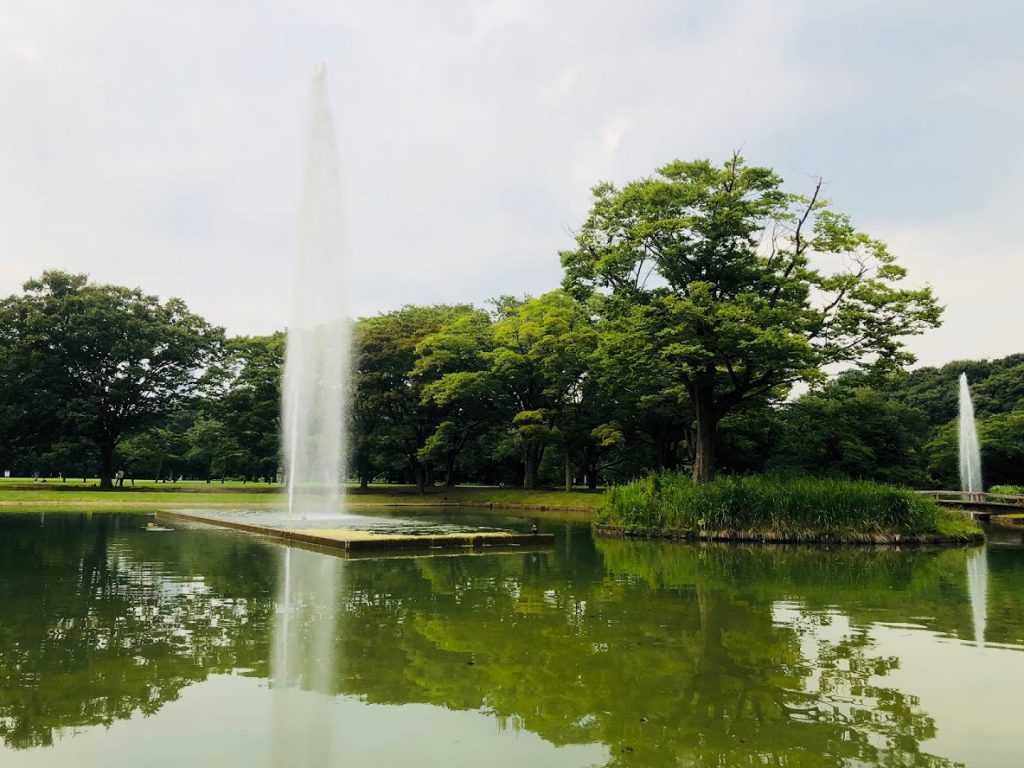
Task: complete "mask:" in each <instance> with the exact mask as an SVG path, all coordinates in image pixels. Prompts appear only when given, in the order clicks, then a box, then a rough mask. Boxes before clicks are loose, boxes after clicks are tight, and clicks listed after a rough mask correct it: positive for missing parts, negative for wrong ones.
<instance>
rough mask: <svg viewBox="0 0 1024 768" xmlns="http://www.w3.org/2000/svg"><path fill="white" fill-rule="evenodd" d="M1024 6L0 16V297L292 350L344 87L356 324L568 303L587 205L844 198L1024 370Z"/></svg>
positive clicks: (424, 7)
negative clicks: (130, 291) (310, 130)
mask: <svg viewBox="0 0 1024 768" xmlns="http://www.w3.org/2000/svg"><path fill="white" fill-rule="evenodd" d="M1021 29H1024V4H1021V3H1018V2H1013V1H1010V2H993V1H986V0H976V1H975V2H972V3H964V2H959V1H957V2H945V1H943V0H935V1H932V2H925V1H924V0H901V1H900V2H898V3H894V2H891V0H885V1H884V2H882V1H877V2H876V1H875V0H859V1H858V2H849V1H846V0H830V1H829V2H821V1H820V0H818V1H817V2H815V1H813V0H809V1H807V2H803V1H798V0H792V1H789V0H776V1H774V2H770V3H769V2H763V1H762V0H748V1H746V2H742V1H739V0H736V1H732V0H721V1H719V2H711V1H710V0H707V1H706V2H686V1H685V0H633V1H632V2H629V3H623V2H611V1H610V0H608V1H606V0H434V1H433V2H426V1H425V0H421V1H420V2H417V1H415V0H378V1H377V2H370V1H369V0H358V1H355V2H328V1H326V0H316V1H311V2H305V1H301V2H300V1H297V0H289V2H287V3H285V2H280V1H278V2H267V1H263V0H239V1H237V2H235V1H233V0H218V1H217V2H209V1H208V0H203V1H201V2H194V1H193V0H176V2H173V3H169V2H159V1H157V0H152V1H147V0H132V1H131V2H113V1H112V0H94V2H89V3H81V2H77V1H75V0H46V2H39V1H38V0H0V295H8V294H11V293H15V292H17V291H19V290H20V286H21V284H22V283H23V282H24V281H25V280H26V279H28V278H30V277H33V276H37V275H39V274H40V273H41V272H42V271H43V270H44V269H51V268H52V269H64V270H69V271H74V272H85V273H88V274H89V275H90V276H91V278H92V279H93V280H95V281H97V282H112V283H119V284H125V285H131V286H139V287H141V288H143V289H144V290H145V291H146V292H147V293H155V294H158V295H160V296H162V297H169V296H180V297H181V298H183V299H185V300H186V301H187V302H188V304H189V306H190V307H191V308H192V309H193V310H194V311H196V312H198V313H200V314H201V315H203V316H204V317H206V318H207V319H208V320H209V321H210V322H212V323H215V324H217V325H222V326H224V327H226V329H227V330H228V332H229V333H232V334H261V333H268V332H271V331H273V330H275V329H279V328H282V327H284V325H285V322H286V317H287V306H286V305H287V303H288V302H287V299H286V297H287V296H288V285H289V283H290V276H291V264H292V260H293V258H294V255H295V253H296V250H297V241H298V201H299V192H300V175H301V158H302V136H303V131H304V126H303V119H304V102H305V98H306V92H307V88H308V83H309V80H310V77H311V75H312V73H313V71H314V68H315V67H316V65H317V64H318V63H321V62H322V63H324V64H325V65H326V68H327V71H328V77H329V88H330V95H331V98H332V102H333V109H334V114H335V120H336V123H337V129H338V134H339V147H340V151H341V163H342V173H343V191H344V199H345V206H344V214H343V215H344V221H345V232H346V249H347V253H348V258H349V273H348V286H347V294H346V297H345V298H344V299H343V300H345V301H347V302H348V303H349V312H350V314H351V315H353V316H365V315H371V314H375V313H377V312H381V311H388V310H391V309H396V308H398V307H400V306H402V305H404V304H407V303H415V304H432V303H440V302H472V303H475V304H478V305H482V304H484V303H485V302H486V301H487V300H488V299H490V298H493V297H496V296H499V295H502V294H515V295H522V294H533V295H537V294H540V293H544V292H546V291H548V290H551V289H553V288H555V287H557V285H558V283H559V281H560V279H561V268H560V265H559V259H558V252H559V251H560V250H562V249H565V248H568V247H571V245H572V232H573V230H574V229H575V228H576V227H578V226H579V224H580V223H582V221H583V219H584V218H585V216H586V213H587V210H588V208H589V202H590V192H589V190H590V189H591V187H593V186H594V185H595V184H596V183H597V182H599V181H612V182H615V183H617V184H623V183H626V182H628V181H630V180H632V179H636V178H641V177H644V176H648V175H650V174H652V173H653V172H654V170H655V169H656V168H658V167H660V166H662V165H664V164H666V163H668V162H669V161H671V160H673V159H677V158H678V159H694V158H704V157H707V158H711V159H713V160H716V161H721V160H724V159H726V158H727V157H728V156H729V154H730V153H731V152H732V151H733V150H735V149H739V150H741V152H742V153H743V155H744V156H745V157H746V158H747V160H748V162H750V163H751V164H756V165H766V166H771V167H773V168H775V169H776V170H777V171H778V172H779V173H780V174H781V175H782V176H783V177H784V178H785V179H786V181H787V187H788V188H789V189H791V190H792V191H797V192H809V191H810V190H811V188H812V186H813V179H814V177H817V176H820V177H823V178H824V180H825V181H826V185H827V186H826V191H827V195H828V197H830V198H831V199H832V200H833V201H834V204H835V208H836V209H837V210H841V211H843V212H845V213H848V214H849V215H850V216H851V217H852V219H853V222H854V224H855V225H856V226H857V227H858V228H860V229H862V230H865V231H867V232H868V233H870V234H871V235H872V236H873V237H876V238H879V239H882V240H884V241H886V242H887V243H888V244H889V245H890V248H891V250H892V251H893V253H894V254H895V255H896V256H897V258H898V259H899V261H900V262H901V263H902V264H903V265H904V266H906V267H907V268H908V270H909V276H908V280H907V284H908V285H922V284H925V283H928V284H931V285H932V286H933V288H934V290H935V292H936V294H937V296H938V297H939V299H940V301H941V302H942V303H943V304H944V305H945V306H946V312H945V315H944V324H943V326H942V327H941V328H939V329H937V330H934V331H930V332H929V333H927V334H926V335H924V336H922V337H918V338H914V339H911V340H910V341H909V344H908V346H909V348H910V349H911V350H912V351H913V352H915V353H916V354H917V355H918V357H919V359H920V362H921V364H928V365H941V364H943V363H945V362H947V361H949V360H953V359H964V358H981V357H1000V356H1003V355H1007V354H1011V353H1015V352H1024V338H1022V337H1024V332H1022V329H1024V266H1022V257H1024V249H1022V247H1021V245H1020V242H1021V241H1020V234H1019V230H1020V219H1021V211H1024V181H1022V179H1024V152H1022V151H1021V150H1020V142H1021V139H1022V137H1024V98H1022V97H1024V94H1022V88H1021V86H1022V84H1024V47H1022V46H1021V45H1020V44H1019V34H1020V30H1021Z"/></svg>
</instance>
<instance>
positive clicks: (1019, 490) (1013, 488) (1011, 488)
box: [988, 485, 1024, 496]
mask: <svg viewBox="0 0 1024 768" xmlns="http://www.w3.org/2000/svg"><path fill="white" fill-rule="evenodd" d="M988 492H989V493H1004V494H1006V495H1007V496H1024V486H1021V485H993V486H992V487H991V488H989V489H988Z"/></svg>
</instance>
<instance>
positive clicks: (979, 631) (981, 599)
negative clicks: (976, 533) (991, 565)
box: [967, 547, 988, 648]
mask: <svg viewBox="0 0 1024 768" xmlns="http://www.w3.org/2000/svg"><path fill="white" fill-rule="evenodd" d="M967 594H968V595H969V596H970V599H971V620H972V622H973V624H974V644H975V645H977V646H978V647H979V648H984V647H985V624H986V621H987V619H988V547H982V548H981V549H979V550H978V551H977V552H975V553H974V554H973V555H971V557H970V558H968V560H967Z"/></svg>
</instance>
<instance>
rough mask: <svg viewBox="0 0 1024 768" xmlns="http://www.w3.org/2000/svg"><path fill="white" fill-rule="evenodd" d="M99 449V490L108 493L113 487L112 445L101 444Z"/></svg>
mask: <svg viewBox="0 0 1024 768" xmlns="http://www.w3.org/2000/svg"><path fill="white" fill-rule="evenodd" d="M99 449H100V490H104V491H109V490H110V489H111V488H113V487H114V484H113V482H111V479H112V478H113V477H114V444H113V443H109V444H108V443H103V444H101V445H100V446H99Z"/></svg>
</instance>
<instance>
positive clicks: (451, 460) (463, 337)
mask: <svg viewBox="0 0 1024 768" xmlns="http://www.w3.org/2000/svg"><path fill="white" fill-rule="evenodd" d="M493 348H494V328H493V324H492V322H491V317H490V315H488V314H487V312H485V311H483V310H478V309H473V310H471V311H468V312H465V313H463V314H459V315H457V316H455V317H454V318H452V319H451V321H449V322H447V323H445V324H444V325H443V326H442V327H441V328H440V329H439V330H438V331H437V332H436V333H432V334H430V335H429V336H427V337H426V338H424V339H423V341H421V342H420V343H419V345H418V346H417V348H416V354H417V359H416V362H415V364H414V366H413V373H414V374H415V375H417V376H420V377H422V378H423V379H424V380H425V382H426V383H425V384H424V387H423V395H422V398H421V404H422V405H427V406H429V405H433V406H434V407H435V408H436V409H437V411H438V418H439V422H438V424H437V426H436V428H435V429H434V431H433V433H432V434H431V435H430V436H429V437H428V438H427V439H426V441H425V442H424V444H423V447H422V448H421V449H420V459H421V460H422V461H424V462H434V463H440V465H441V466H442V467H443V468H444V478H445V480H444V482H445V486H447V487H451V486H453V485H455V464H456V461H457V460H458V458H459V456H460V455H461V454H462V452H463V451H464V450H466V448H467V447H469V446H470V445H472V444H473V442H474V441H475V440H478V439H479V438H480V437H481V435H482V434H484V433H485V432H486V431H487V430H488V429H491V428H493V427H494V426H495V425H496V424H498V423H500V420H501V416H502V403H501V397H500V390H499V389H498V388H497V387H496V386H495V382H494V380H493V378H492V377H491V375H490V368H489V365H488V358H489V356H490V355H491V354H492V353H493Z"/></svg>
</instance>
